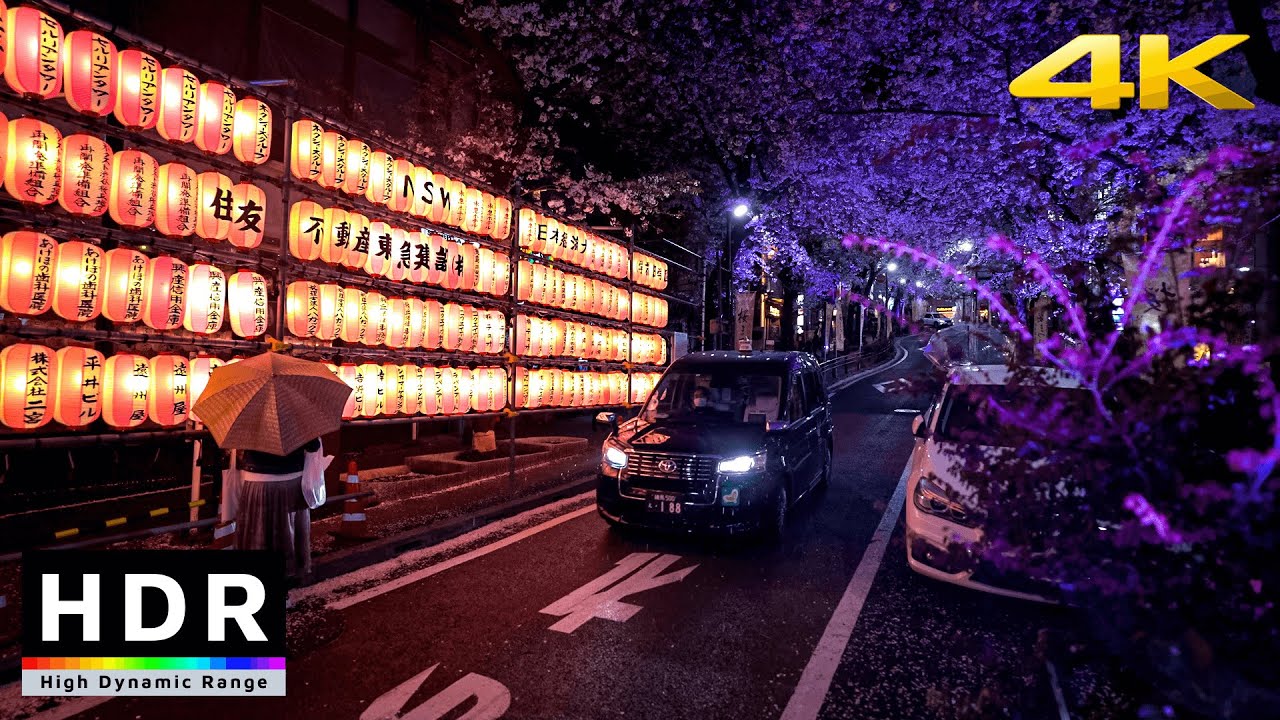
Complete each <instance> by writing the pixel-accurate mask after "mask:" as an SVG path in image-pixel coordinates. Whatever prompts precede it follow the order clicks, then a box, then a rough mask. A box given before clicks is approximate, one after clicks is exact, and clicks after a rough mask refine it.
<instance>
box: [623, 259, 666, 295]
mask: <svg viewBox="0 0 1280 720" xmlns="http://www.w3.org/2000/svg"><path fill="white" fill-rule="evenodd" d="M631 281H632V282H634V283H636V284H637V285H643V286H645V287H648V288H653V289H654V290H665V289H666V288H667V264H666V263H665V262H663V261H661V260H659V259H658V258H656V257H653V256H651V255H646V254H644V253H639V252H637V253H632V254H631Z"/></svg>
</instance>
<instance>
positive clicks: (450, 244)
mask: <svg viewBox="0 0 1280 720" xmlns="http://www.w3.org/2000/svg"><path fill="white" fill-rule="evenodd" d="M443 247H444V249H445V262H444V266H445V270H444V273H443V275H442V277H441V284H442V285H443V286H444V288H445V289H446V290H458V289H460V288H461V287H462V278H463V275H464V273H463V269H464V268H463V263H464V262H465V261H464V260H463V259H462V243H459V242H457V241H455V240H446V241H444V243H443Z"/></svg>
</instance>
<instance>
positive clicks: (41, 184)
mask: <svg viewBox="0 0 1280 720" xmlns="http://www.w3.org/2000/svg"><path fill="white" fill-rule="evenodd" d="M10 12H13V11H12V10H11V11H10ZM5 136H6V141H5V152H4V161H5V163H4V184H5V188H6V189H8V190H9V194H10V195H12V196H13V197H14V198H15V199H17V200H18V201H20V202H24V203H28V204H32V205H48V204H49V203H51V202H53V201H54V199H55V198H56V197H57V196H58V185H59V183H60V181H61V176H60V173H59V165H58V160H59V159H60V158H59V155H60V153H61V148H62V133H60V132H58V129H57V128H55V127H54V126H52V125H50V124H48V123H43V122H40V121H39V120H36V119H35V118H16V119H14V120H10V121H9V124H8V128H7V132H6V133H5Z"/></svg>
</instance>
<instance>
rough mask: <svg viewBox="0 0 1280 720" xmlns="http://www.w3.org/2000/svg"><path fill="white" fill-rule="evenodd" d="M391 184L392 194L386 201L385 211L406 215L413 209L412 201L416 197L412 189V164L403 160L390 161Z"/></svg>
mask: <svg viewBox="0 0 1280 720" xmlns="http://www.w3.org/2000/svg"><path fill="white" fill-rule="evenodd" d="M391 182H392V187H393V188H394V192H393V193H391V198H390V199H389V200H387V209H389V210H391V211H392V212H398V213H407V212H409V210H410V209H411V208H412V207H413V199H414V198H415V197H417V192H416V191H415V187H414V176H413V163H411V162H409V161H408V160H405V159H404V158H395V159H394V160H392V161H391Z"/></svg>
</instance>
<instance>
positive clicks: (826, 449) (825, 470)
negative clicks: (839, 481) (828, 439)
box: [818, 443, 831, 488]
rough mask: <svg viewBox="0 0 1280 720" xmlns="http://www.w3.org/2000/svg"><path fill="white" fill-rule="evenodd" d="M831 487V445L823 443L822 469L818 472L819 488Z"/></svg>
mask: <svg viewBox="0 0 1280 720" xmlns="http://www.w3.org/2000/svg"><path fill="white" fill-rule="evenodd" d="M829 485H831V445H830V444H829V443H822V469H821V470H819V471H818V487H820V488H825V487H828V486H829Z"/></svg>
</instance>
